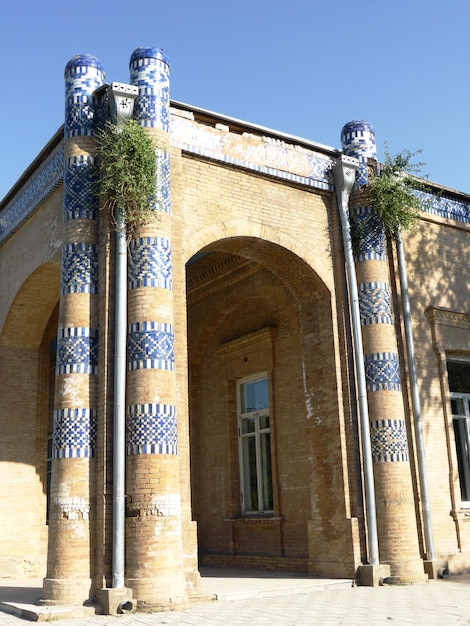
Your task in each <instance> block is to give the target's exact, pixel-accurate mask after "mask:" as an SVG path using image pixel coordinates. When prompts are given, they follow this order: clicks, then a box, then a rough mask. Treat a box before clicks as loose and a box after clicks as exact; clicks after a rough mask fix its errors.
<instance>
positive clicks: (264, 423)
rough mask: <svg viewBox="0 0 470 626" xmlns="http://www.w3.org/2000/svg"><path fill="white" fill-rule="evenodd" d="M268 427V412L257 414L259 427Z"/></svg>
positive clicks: (262, 428)
mask: <svg viewBox="0 0 470 626" xmlns="http://www.w3.org/2000/svg"><path fill="white" fill-rule="evenodd" d="M267 428H269V413H265V414H264V415H260V416H259V429H260V430H266V429H267Z"/></svg>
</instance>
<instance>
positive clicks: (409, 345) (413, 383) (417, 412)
mask: <svg viewBox="0 0 470 626" xmlns="http://www.w3.org/2000/svg"><path fill="white" fill-rule="evenodd" d="M396 245H397V258H398V273H399V277H400V289H401V302H402V309H403V324H404V327H405V340H406V349H407V352H408V366H409V372H410V389H411V404H412V408H413V418H414V420H413V421H414V430H415V437H416V453H417V457H418V471H419V480H420V485H421V500H422V503H423V525H424V537H425V541H426V555H427V558H428V559H429V560H430V561H433V560H434V559H435V558H436V554H435V550H434V538H433V532H432V522H431V507H430V503H429V488H428V479H427V472H426V457H425V452H424V437H423V422H422V418H421V403H420V400H419V393H418V379H417V375H416V363H415V351H414V342H413V333H412V329H411V309H410V298H409V295H408V277H407V273H406V263H405V252H404V248H403V238H402V235H401V231H400V232H399V233H398V237H397V240H396Z"/></svg>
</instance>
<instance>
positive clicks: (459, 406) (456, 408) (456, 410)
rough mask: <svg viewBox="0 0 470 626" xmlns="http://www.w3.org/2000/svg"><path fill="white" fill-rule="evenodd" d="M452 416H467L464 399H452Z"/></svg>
mask: <svg viewBox="0 0 470 626" xmlns="http://www.w3.org/2000/svg"><path fill="white" fill-rule="evenodd" d="M450 405H451V407H452V415H465V408H464V402H463V398H451V401H450Z"/></svg>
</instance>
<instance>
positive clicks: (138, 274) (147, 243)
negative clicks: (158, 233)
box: [128, 237, 172, 290]
mask: <svg viewBox="0 0 470 626" xmlns="http://www.w3.org/2000/svg"><path fill="white" fill-rule="evenodd" d="M128 278H129V280H128V285H129V289H137V288H138V287H161V288H163V289H169V290H171V289H172V280H171V244H170V241H169V239H165V238H164V237H140V238H139V239H135V240H133V241H131V243H130V244H129V272H128Z"/></svg>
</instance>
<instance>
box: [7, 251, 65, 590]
mask: <svg viewBox="0 0 470 626" xmlns="http://www.w3.org/2000/svg"><path fill="white" fill-rule="evenodd" d="M59 283H60V269H59V266H58V265H57V264H55V263H47V264H45V265H43V266H41V267H40V268H38V269H37V270H36V271H35V272H33V274H31V276H29V278H28V279H27V280H26V281H25V282H24V284H23V285H22V286H21V288H20V289H19V291H18V292H17V294H16V296H15V298H14V300H13V302H12V304H11V306H10V309H9V312H8V315H7V316H6V319H5V322H4V324H3V327H2V329H1V334H0V361H1V367H2V372H4V374H3V376H2V379H1V381H0V397H1V399H2V401H1V403H0V433H1V441H2V453H1V456H0V473H1V476H2V480H1V481H0V485H1V494H0V497H1V501H2V508H3V511H4V513H5V514H4V515H3V517H2V537H3V548H2V551H1V555H0V570H1V571H2V575H3V576H10V577H12V578H14V577H17V578H20V577H28V576H43V575H44V574H45V571H46V554H47V492H48V478H49V475H50V472H49V469H50V468H49V460H50V456H51V455H50V451H51V450H50V443H49V442H50V438H51V432H52V406H53V395H54V378H55V375H54V362H55V337H56V336H57V316H58V296H59Z"/></svg>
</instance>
